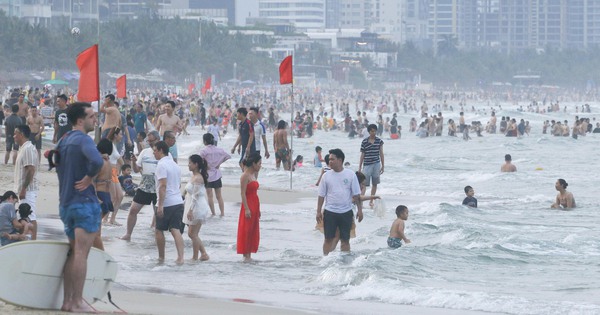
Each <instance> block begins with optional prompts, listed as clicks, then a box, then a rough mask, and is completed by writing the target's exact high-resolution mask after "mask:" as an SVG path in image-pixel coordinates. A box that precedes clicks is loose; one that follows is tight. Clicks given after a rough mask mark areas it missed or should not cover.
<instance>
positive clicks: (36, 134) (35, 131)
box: [27, 107, 45, 161]
mask: <svg viewBox="0 0 600 315" xmlns="http://www.w3.org/2000/svg"><path fill="white" fill-rule="evenodd" d="M27 126H29V129H30V130H31V137H30V138H29V141H31V143H32V144H33V145H34V146H35V149H36V150H37V155H38V161H39V160H41V158H42V133H43V132H44V129H45V126H44V118H42V116H40V115H38V109H37V107H32V108H31V109H30V110H29V117H27Z"/></svg>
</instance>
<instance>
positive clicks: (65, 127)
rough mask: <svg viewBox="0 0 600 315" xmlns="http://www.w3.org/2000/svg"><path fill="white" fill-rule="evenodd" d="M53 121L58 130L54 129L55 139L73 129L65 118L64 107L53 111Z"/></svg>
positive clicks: (65, 111)
mask: <svg viewBox="0 0 600 315" xmlns="http://www.w3.org/2000/svg"><path fill="white" fill-rule="evenodd" d="M54 121H55V122H56V124H57V125H58V130H54V132H56V140H59V139H60V138H62V136H63V135H64V134H65V133H67V132H69V131H71V130H72V129H73V127H72V126H71V123H70V122H69V119H68V118H67V110H66V109H57V110H56V112H54Z"/></svg>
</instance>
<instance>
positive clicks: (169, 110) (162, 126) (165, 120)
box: [156, 101, 183, 137]
mask: <svg viewBox="0 0 600 315" xmlns="http://www.w3.org/2000/svg"><path fill="white" fill-rule="evenodd" d="M176 106H177V105H175V102H173V101H167V103H166V104H165V106H164V110H165V113H164V114H162V115H160V116H159V117H158V120H157V122H156V130H158V133H160V136H161V137H163V136H164V135H165V131H173V132H174V133H175V134H179V133H180V131H181V129H182V128H183V122H182V121H181V119H179V116H177V115H174V114H173V112H174V111H175V107H176Z"/></svg>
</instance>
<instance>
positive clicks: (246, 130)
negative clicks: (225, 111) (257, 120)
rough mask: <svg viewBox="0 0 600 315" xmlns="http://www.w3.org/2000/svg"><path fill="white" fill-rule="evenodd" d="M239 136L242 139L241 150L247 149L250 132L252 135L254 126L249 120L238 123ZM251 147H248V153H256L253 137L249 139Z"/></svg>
mask: <svg viewBox="0 0 600 315" xmlns="http://www.w3.org/2000/svg"><path fill="white" fill-rule="evenodd" d="M239 130H240V136H241V138H242V150H245V149H246V148H247V147H248V141H249V140H250V132H252V133H254V126H253V125H252V122H250V120H248V119H246V120H244V121H242V122H241V123H240V126H239ZM251 140H252V145H251V146H250V152H256V148H255V147H254V146H255V143H254V137H253V138H252V139H251Z"/></svg>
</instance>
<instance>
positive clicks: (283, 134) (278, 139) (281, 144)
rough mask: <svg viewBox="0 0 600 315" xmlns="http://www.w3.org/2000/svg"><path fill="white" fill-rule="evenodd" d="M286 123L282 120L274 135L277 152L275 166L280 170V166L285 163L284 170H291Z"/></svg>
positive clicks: (274, 145)
mask: <svg viewBox="0 0 600 315" xmlns="http://www.w3.org/2000/svg"><path fill="white" fill-rule="evenodd" d="M285 125H286V124H285V121H283V120H280V121H279V123H277V130H275V132H274V133H273V149H274V150H275V166H276V168H277V169H279V165H280V164H281V163H282V162H283V169H284V170H286V171H287V170H289V169H290V154H291V152H290V146H289V145H288V141H287V131H286V130H285Z"/></svg>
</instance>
